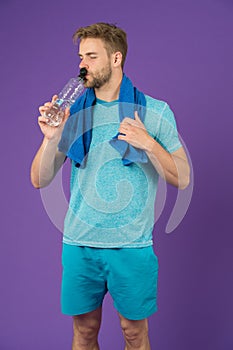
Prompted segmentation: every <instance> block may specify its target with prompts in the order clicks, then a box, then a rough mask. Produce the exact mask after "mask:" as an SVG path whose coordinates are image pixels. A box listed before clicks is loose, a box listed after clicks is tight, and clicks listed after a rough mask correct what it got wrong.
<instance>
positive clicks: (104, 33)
mask: <svg viewBox="0 0 233 350" xmlns="http://www.w3.org/2000/svg"><path fill="white" fill-rule="evenodd" d="M74 39H75V40H76V41H77V39H79V40H80V44H79V57H80V60H81V62H80V65H79V67H80V68H86V70H87V74H86V80H85V86H86V88H87V89H86V92H85V93H84V95H83V96H82V97H80V98H79V99H78V100H77V101H76V102H77V103H76V102H75V104H74V105H73V106H72V107H71V110H70V111H69V110H68V109H66V112H65V116H64V120H63V122H62V123H61V124H60V125H59V126H58V127H52V126H49V125H47V124H46V121H47V120H46V118H44V117H43V116H42V115H43V113H44V112H45V111H46V110H47V109H48V108H49V107H50V106H51V102H47V103H45V104H44V105H43V106H41V107H40V108H39V111H40V113H41V116H40V117H39V118H38V123H39V126H40V128H41V131H42V133H43V135H44V139H43V142H42V145H41V147H40V148H39V150H38V152H37V154H36V156H35V158H34V160H33V163H32V168H31V180H32V184H33V185H34V187H36V188H40V187H44V186H47V185H48V184H49V183H50V182H51V181H52V179H53V178H54V176H55V175H56V173H57V171H58V170H59V169H60V167H61V166H62V164H63V163H64V161H65V160H66V158H67V157H69V158H70V159H71V166H72V171H71V197H70V203H69V209H68V212H67V215H66V219H65V225H64V236H63V254H62V262H63V279H62V293H61V303H62V312H63V313H64V314H67V315H71V316H72V317H73V326H74V327H73V329H74V337H73V347H72V349H73V350H96V349H99V346H98V339H97V338H98V331H99V328H100V323H101V306H102V302H103V299H104V296H105V294H106V292H107V291H109V292H110V294H111V296H112V298H113V301H114V306H115V308H116V309H117V311H118V314H119V318H120V323H121V327H122V330H123V335H124V339H125V343H126V348H125V349H127V350H130V349H141V350H149V349H150V344H149V339H148V321H147V319H148V317H149V316H150V315H151V314H152V313H154V312H155V311H156V310H157V305H156V294H157V274H158V260H157V257H156V255H155V254H154V251H153V249H152V244H153V243H152V230H153V220H154V217H153V215H154V206H153V204H154V200H155V195H156V188H157V181H158V176H159V175H160V176H162V177H163V178H164V179H165V180H166V181H167V182H168V183H170V184H172V185H174V186H176V187H178V188H180V189H183V188H185V187H186V186H187V185H188V183H189V165H188V161H187V158H186V155H185V152H184V149H183V147H182V145H181V143H180V141H179V138H178V134H177V130H176V126H175V120H174V116H173V113H172V111H171V110H170V108H169V106H168V105H167V104H166V103H165V102H163V101H158V100H155V99H153V98H151V97H149V96H146V95H144V94H143V93H141V92H140V91H138V90H137V89H136V88H134V87H133V86H132V83H131V81H130V80H129V79H128V78H127V77H126V76H125V75H124V74H123V67H124V61H125V58H126V53H127V41H126V34H125V32H124V31H123V30H122V29H120V28H118V27H116V26H115V25H110V24H107V23H97V24H94V25H91V26H88V27H84V28H80V29H79V30H77V32H76V33H75V34H74ZM56 98H57V96H56V95H55V96H54V97H53V99H52V102H54V101H55V100H56ZM132 106H133V109H132V108H131V107H132ZM87 107H89V108H87ZM84 109H85V111H86V112H85V113H84V112H83V113H82V111H83V110H84ZM88 118H89V119H88ZM87 120H90V123H89V124H88V125H91V127H90V126H89V127H86V128H85V127H83V125H84V124H85V123H86V121H87ZM80 128H84V129H83V135H85V137H84V136H83V135H81V136H80V134H79V135H77V133H76V131H77V130H78V129H80ZM70 134H73V136H72V138H70ZM86 136H87V137H86ZM67 140H68V141H67ZM88 140H89V141H88ZM81 149H82V150H84V151H82V152H84V154H80V152H81V151H80V150H81ZM82 152H81V153H82Z"/></svg>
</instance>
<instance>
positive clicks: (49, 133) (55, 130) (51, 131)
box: [38, 95, 70, 140]
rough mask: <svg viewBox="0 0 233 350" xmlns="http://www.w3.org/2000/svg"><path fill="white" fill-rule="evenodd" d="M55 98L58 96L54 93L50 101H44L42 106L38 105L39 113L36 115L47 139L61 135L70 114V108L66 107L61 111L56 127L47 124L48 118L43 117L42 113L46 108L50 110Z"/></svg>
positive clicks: (43, 113)
mask: <svg viewBox="0 0 233 350" xmlns="http://www.w3.org/2000/svg"><path fill="white" fill-rule="evenodd" d="M57 99H58V96H57V95H54V96H53V98H52V101H51V102H46V103H45V104H44V105H43V106H40V107H39V111H40V114H41V115H40V116H39V117H38V124H39V126H40V129H41V131H42V133H43V134H44V136H45V138H47V139H48V140H51V139H53V138H58V137H60V136H61V133H62V130H63V127H64V125H65V123H66V120H67V119H68V117H69V115H70V109H69V107H67V108H66V109H65V110H64V111H63V118H62V121H61V123H60V124H59V125H58V126H57V127H54V126H51V125H49V124H48V118H47V117H45V116H44V115H45V113H46V112H47V111H48V110H50V109H51V108H52V107H53V106H54V104H55V102H56V100H57Z"/></svg>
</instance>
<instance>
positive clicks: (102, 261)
mask: <svg viewBox="0 0 233 350" xmlns="http://www.w3.org/2000/svg"><path fill="white" fill-rule="evenodd" d="M62 265H63V276H62V287H61V308H62V313H64V314H66V315H71V316H75V315H80V314H84V313H87V312H90V311H93V310H95V309H97V308H98V307H100V306H101V305H102V303H103V299H104V296H105V294H106V293H107V292H108V291H109V293H110V295H111V297H112V299H113V302H114V307H115V308H116V309H117V311H118V312H119V313H120V314H121V315H122V316H124V317H125V318H128V319H130V320H142V319H144V318H147V317H149V316H150V315H151V314H153V313H154V312H155V311H157V279H158V259H157V256H156V255H155V253H154V250H153V247H152V246H149V247H145V248H91V247H82V246H75V245H69V244H65V243H64V244H63V251H62Z"/></svg>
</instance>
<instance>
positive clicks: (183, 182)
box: [177, 174, 190, 190]
mask: <svg viewBox="0 0 233 350" xmlns="http://www.w3.org/2000/svg"><path fill="white" fill-rule="evenodd" d="M189 184H190V174H187V175H185V176H182V178H181V179H178V186H177V187H178V188H179V190H185V189H186V188H187V187H188V185H189Z"/></svg>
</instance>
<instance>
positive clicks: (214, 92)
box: [0, 0, 233, 350]
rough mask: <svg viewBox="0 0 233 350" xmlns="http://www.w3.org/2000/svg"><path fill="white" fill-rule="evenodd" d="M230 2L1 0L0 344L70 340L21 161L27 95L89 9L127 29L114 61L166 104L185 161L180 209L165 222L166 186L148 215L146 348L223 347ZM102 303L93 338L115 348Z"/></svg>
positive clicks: (110, 318)
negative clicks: (150, 253)
mask: <svg viewBox="0 0 233 350" xmlns="http://www.w3.org/2000/svg"><path fill="white" fill-rule="evenodd" d="M232 14H233V3H232V1H230V0H212V1H211V0H199V1H197V0H196V1H194V0H193V1H190V0H153V1H152V0H151V1H149V0H144V1H142V2H141V3H139V4H138V5H136V4H135V1H132V2H129V1H123V0H119V1H117V2H111V1H109V0H99V1H95V2H94V1H81V2H78V1H75V0H71V1H69V0H66V1H64V0H60V1H55V0H54V1H53V0H46V1H45V0H41V1H31V0H21V1H17V0H1V2H0V16H1V17H0V26H1V31H0V42H1V58H0V59H1V139H0V142H1V161H2V170H1V186H2V189H1V199H2V200H1V245H0V249H1V251H0V276H1V277H0V278H1V284H0V315H1V316H0V350H22V349H24V350H29V349H34V350H41V349H43V350H49V349H56V350H65V349H70V344H71V335H72V328H71V319H70V318H69V317H66V316H64V315H62V314H61V313H60V304H59V298H60V279H61V263H60V253H61V238H62V235H61V233H60V232H59V231H58V230H57V229H56V228H55V227H54V226H53V225H52V223H51V222H50V219H49V217H48V216H47V214H46V212H45V210H44V207H43V204H42V202H41V198H40V192H39V191H36V190H35V189H33V188H32V186H31V184H30V180H29V169H30V164H31V161H32V158H33V156H34V154H35V151H36V149H37V148H38V146H39V144H40V142H41V133H40V131H39V128H38V127H37V116H38V106H39V105H40V104H42V103H43V102H44V101H47V100H49V99H50V97H51V96H52V94H53V93H55V92H58V91H59V90H60V88H61V87H62V86H63V85H64V83H65V82H66V81H67V79H68V78H70V77H71V76H74V75H76V73H77V64H78V60H77V56H76V49H75V48H74V46H73V44H72V40H71V36H72V34H73V32H74V31H75V30H76V29H77V28H78V27H79V26H82V25H89V24H91V23H95V22H97V21H108V22H114V23H117V24H118V25H119V26H121V27H122V28H123V29H125V30H126V31H127V33H128V42H129V53H128V60H127V64H126V67H125V72H126V73H127V75H128V76H130V77H131V78H132V80H133V82H134V84H135V85H136V86H137V87H138V88H139V89H141V90H143V91H144V92H145V93H147V94H149V95H151V96H153V97H156V98H159V99H163V100H166V101H167V102H168V103H169V104H170V106H171V108H172V109H173V110H174V112H175V115H176V118H177V123H178V127H179V132H180V134H181V135H182V137H183V139H184V141H185V144H186V146H187V147H188V150H189V152H190V155H191V159H192V162H193V167H194V177H195V183H194V193H193V197H192V202H191V205H190V207H189V210H188V212H187V214H186V216H185V218H184V220H183V221H182V223H181V224H180V225H179V227H178V228H177V229H176V230H175V231H174V232H172V233H171V234H166V233H165V227H166V224H167V221H168V219H169V216H170V213H171V210H172V208H173V206H174V200H175V197H176V194H177V191H176V190H175V189H173V188H172V187H170V186H169V187H168V196H167V199H166V209H165V210H164V211H163V213H162V215H161V217H160V219H159V221H158V223H157V225H156V230H155V235H154V242H155V250H156V253H157V255H158V257H159V262H160V274H159V293H158V303H159V311H158V312H157V313H156V314H155V315H153V316H152V317H151V318H150V336H151V347H152V349H157V350H187V349H188V350H194V349H195V350H196V349H199V350H206V349H211V350H232V349H233V332H232V324H233V302H232V295H233V261H232V260H233V259H232V244H233V238H232V233H233V227H232V195H233V187H232V176H233V166H232V151H231V150H232V144H231V140H232V128H233V122H232V107H233V105H232V62H233V57H232V50H233V49H232V48H233V45H232V44H233V43H232V40H231V39H232V29H233V21H232V18H233V17H232ZM104 306H105V308H104V313H103V324H102V328H101V332H100V344H101V349H103V350H109V349H113V350H118V349H123V340H122V335H121V330H120V327H119V322H118V318H117V315H116V313H115V311H114V309H113V306H112V301H111V299H110V298H109V297H107V299H106V300H105V305H104Z"/></svg>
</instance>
